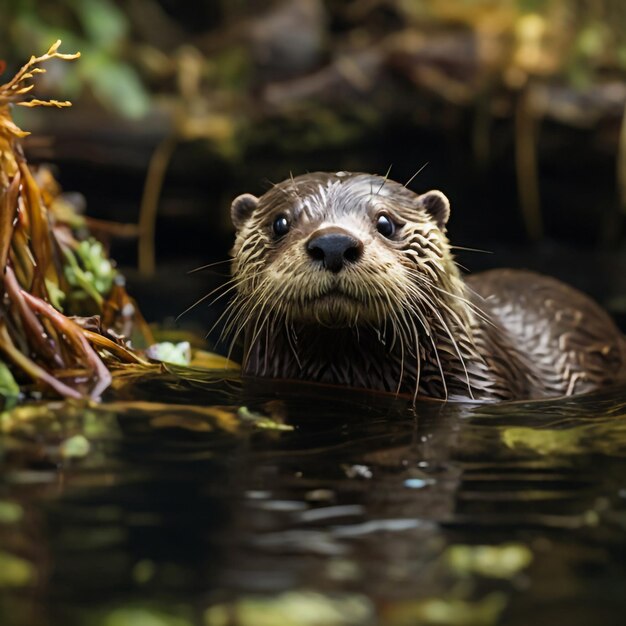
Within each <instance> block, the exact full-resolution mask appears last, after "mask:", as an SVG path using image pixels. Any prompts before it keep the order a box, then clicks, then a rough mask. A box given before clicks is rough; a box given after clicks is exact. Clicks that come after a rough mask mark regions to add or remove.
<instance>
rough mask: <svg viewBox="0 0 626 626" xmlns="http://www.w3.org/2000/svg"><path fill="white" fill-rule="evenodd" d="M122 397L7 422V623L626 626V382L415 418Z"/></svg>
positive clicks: (283, 396) (143, 387)
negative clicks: (569, 395) (564, 396)
mask: <svg viewBox="0 0 626 626" xmlns="http://www.w3.org/2000/svg"><path fill="white" fill-rule="evenodd" d="M129 399H131V400H132V404H131V405H130V406H129V405H124V404H123V402H125V401H127V400H129ZM155 399H158V402H159V403H168V405H165V406H163V405H160V404H155V403H154V402H155ZM112 400H114V401H115V402H114V403H113V404H108V405H107V404H105V405H102V406H99V407H97V406H94V407H87V408H85V407H80V406H76V405H74V406H72V405H61V404H58V405H53V406H49V407H47V408H43V407H42V408H41V409H40V413H41V414H40V415H29V414H22V415H21V416H20V415H18V416H17V417H16V416H14V417H13V418H12V419H9V418H6V417H5V418H4V420H3V422H2V429H3V433H4V434H3V435H2V438H1V440H0V445H1V450H2V457H1V463H2V479H1V489H0V624H3V625H7V626H46V625H48V624H49V625H55V626H56V625H57V624H58V625H63V626H72V625H82V624H87V625H90V624H94V625H102V626H188V625H192V624H193V625H196V624H198V625H202V626H235V625H237V626H239V625H246V626H248V625H254V626H292V625H293V626H296V625H297V626H309V625H315V626H334V625H341V626H344V625H359V626H360V625H378V624H381V625H384V626H414V625H418V624H427V625H443V624H451V625H460V626H482V625H492V624H493V625H495V624H506V625H510V626H517V625H519V626H526V625H528V624H531V623H532V624H533V626H543V625H544V624H545V625H546V626H548V625H550V626H553V625H554V624H564V623H567V624H568V625H572V626H578V625H580V626H583V625H588V624H602V625H612V624H616V625H617V624H622V623H624V612H625V611H626V593H624V590H625V589H626V558H625V556H626V551H625V548H626V533H625V530H626V528H625V527H626V472H625V470H626V463H625V457H626V420H624V412H625V410H626V409H625V407H626V388H618V389H613V390H609V391H605V392H602V393H597V394H593V395H589V396H585V397H580V398H576V399H569V400H555V401H548V402H534V403H510V404H502V405H498V406H476V405H474V406H472V405H460V404H447V405H442V404H439V403H435V402H423V403H420V404H419V405H418V406H417V408H416V411H415V412H413V410H412V409H411V407H410V405H409V404H408V403H407V402H406V401H404V400H402V399H394V398H391V397H386V396H377V395H374V394H366V393H358V392H346V391H341V390H328V389H323V388H320V387H312V386H309V387H307V386H300V385H291V384H282V385H279V384H271V383H268V382H261V383H255V384H246V385H243V386H242V384H241V383H240V382H239V381H237V380H231V381H220V380H218V379H213V378H212V377H211V376H210V375H204V374H201V373H196V374H193V375H189V374H184V375H183V374H182V372H181V371H177V372H173V373H172V374H171V375H170V376H169V377H166V378H165V379H161V380H158V379H152V380H145V381H142V382H138V383H136V384H134V385H132V386H131V387H129V388H127V389H121V390H118V391H117V392H116V394H115V398H112ZM216 407H217V408H216ZM242 407H244V408H242Z"/></svg>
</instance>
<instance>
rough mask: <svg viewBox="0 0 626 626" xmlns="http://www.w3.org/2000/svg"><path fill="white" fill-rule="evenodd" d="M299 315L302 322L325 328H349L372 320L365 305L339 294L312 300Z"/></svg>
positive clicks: (370, 313)
mask: <svg viewBox="0 0 626 626" xmlns="http://www.w3.org/2000/svg"><path fill="white" fill-rule="evenodd" d="M299 313H300V314H299V315H298V316H297V317H298V319H299V321H300V322H303V323H305V324H314V325H319V326H324V327H325V328H349V327H353V326H356V325H357V324H359V323H361V322H365V321H368V320H369V319H370V318H372V312H371V311H369V310H367V307H365V306H364V305H363V303H361V302H359V301H357V300H355V299H354V298H351V297H349V296H346V295H343V294H338V293H332V294H326V295H322V296H318V297H316V298H314V299H312V300H311V301H310V302H309V303H308V305H307V307H306V308H305V309H301V311H300V312H299Z"/></svg>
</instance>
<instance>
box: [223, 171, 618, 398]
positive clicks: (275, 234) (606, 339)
mask: <svg viewBox="0 0 626 626" xmlns="http://www.w3.org/2000/svg"><path fill="white" fill-rule="evenodd" d="M449 215H450V203H449V201H448V199H447V198H446V196H445V195H444V194H443V193H442V192H440V191H428V192H426V193H423V194H421V195H418V194H416V193H414V192H413V191H411V190H409V189H408V188H406V187H405V186H403V185H402V184H400V183H397V182H393V181H391V180H389V179H388V178H387V177H381V176H377V175H371V174H364V173H349V172H336V173H324V172H317V173H312V174H306V175H303V176H298V177H295V178H294V177H291V178H290V179H288V180H286V181H284V182H281V183H279V184H276V185H274V186H273V187H272V188H271V189H270V190H269V191H267V193H265V194H264V195H262V196H261V197H260V198H257V197H255V196H253V195H251V194H243V195H240V196H239V197H237V198H236V199H235V200H234V201H233V203H232V207H231V217H232V221H233V224H234V226H235V229H236V240H235V245H234V248H233V250H232V257H233V259H232V272H233V287H232V288H233V289H234V291H235V296H234V298H233V300H232V302H231V305H230V307H229V309H228V315H229V318H228V321H227V323H226V325H225V329H226V331H227V332H231V331H232V332H233V334H234V335H235V337H237V336H240V335H243V338H244V352H243V364H242V367H243V370H242V371H243V373H244V374H245V375H250V376H255V377H271V378H280V379H290V380H293V379H296V380H303V381H311V382H318V383H326V384H332V385H342V386H349V387H357V388H364V389H371V390H380V391H387V392H394V393H396V394H400V393H402V394H411V396H412V398H413V401H415V399H416V398H417V397H422V396H423V397H428V398H433V399H441V400H463V401H483V402H485V401H503V400H522V399H534V398H546V397H553V396H569V395H572V394H578V393H582V392H586V391H590V390H593V389H597V388H599V387H603V386H607V385H610V384H612V383H616V382H619V381H624V380H626V340H625V339H624V336H623V335H622V334H621V333H620V331H619V329H618V328H617V326H616V325H615V324H614V322H613V321H612V319H611V318H610V316H609V315H608V314H607V313H606V312H605V311H604V310H602V309H601V308H600V306H599V305H597V304H596V303H595V302H593V301H592V300H591V299H590V298H588V297H587V296H585V295H584V294H582V293H581V292H579V291H577V290H575V289H573V288H572V287H569V286H567V285H566V284H564V283H562V282H560V281H558V280H556V279H553V278H549V277H546V276H543V275H540V274H536V273H533V272H530V271H522V270H512V269H502V270H490V271H487V272H483V273H479V274H475V275H470V276H469V277H466V278H463V277H462V276H461V273H460V271H459V268H458V267H457V265H456V263H455V261H454V258H453V254H452V249H451V245H450V243H449V241H448V238H447V236H446V224H447V222H448V218H449Z"/></svg>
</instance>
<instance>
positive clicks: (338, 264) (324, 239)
mask: <svg viewBox="0 0 626 626" xmlns="http://www.w3.org/2000/svg"><path fill="white" fill-rule="evenodd" d="M306 250H307V252H308V253H309V256H310V257H311V258H312V259H314V260H315V261H320V262H322V263H323V265H324V267H325V268H326V269H327V270H328V271H329V272H333V273H335V274H336V273H337V272H339V271H341V270H342V269H343V268H344V266H345V265H346V263H356V261H358V260H359V258H360V257H361V255H362V254H363V242H362V241H360V240H359V239H357V238H356V237H354V236H353V235H351V234H350V233H348V232H347V231H345V230H343V229H342V228H339V227H337V226H329V227H328V228H322V229H320V230H318V231H316V232H315V233H313V235H312V236H311V237H310V239H309V240H308V241H307V244H306Z"/></svg>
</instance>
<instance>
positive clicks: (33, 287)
mask: <svg viewBox="0 0 626 626" xmlns="http://www.w3.org/2000/svg"><path fill="white" fill-rule="evenodd" d="M60 44H61V41H57V42H55V43H54V44H53V45H52V46H51V47H50V49H49V50H48V51H47V52H46V53H45V54H43V55H41V56H39V57H35V56H32V57H31V58H30V60H29V61H28V62H27V63H26V64H25V65H24V66H23V67H22V68H21V69H20V70H19V71H18V72H17V74H16V75H15V76H14V77H13V78H12V79H11V80H10V81H9V82H7V83H5V84H4V85H2V86H0V264H1V266H2V269H3V271H2V275H1V276H0V359H2V360H0V394H2V395H4V396H5V397H6V398H7V399H8V402H7V404H9V405H10V404H14V403H15V401H16V399H17V398H16V396H17V394H16V390H17V389H21V390H26V389H33V388H34V389H38V390H39V391H44V392H53V393H54V394H57V395H60V396H63V397H66V398H75V399H79V398H93V399H97V398H99V397H100V396H101V394H102V393H103V392H104V391H105V390H106V389H107V388H108V387H109V386H110V384H111V381H112V374H111V371H110V369H115V368H116V367H119V366H121V365H124V364H132V365H133V366H134V367H137V366H141V367H151V365H150V363H149V361H148V360H147V359H146V358H144V357H143V356H142V355H141V354H140V353H138V352H136V351H135V350H133V349H132V348H131V344H130V342H129V339H131V338H132V339H133V340H136V341H137V342H138V344H139V345H143V346H148V345H150V344H151V343H153V340H152V336H151V333H150V330H149V328H148V326H147V325H146V323H145V321H144V319H143V317H142V316H141V313H140V312H139V309H138V307H137V305H136V303H135V302H134V300H133V299H132V298H131V297H130V296H129V295H128V294H127V292H126V289H125V286H124V279H123V277H122V276H121V275H120V274H119V273H118V272H117V270H116V269H115V265H114V263H113V262H112V261H111V260H110V259H108V257H107V255H106V252H105V249H104V247H103V246H102V244H101V243H100V242H98V241H96V240H95V239H93V238H91V237H88V236H87V237H85V236H84V232H85V222H84V219H83V218H81V216H80V215H78V214H77V213H76V212H75V211H74V210H72V207H71V203H70V202H69V201H68V199H67V197H65V196H64V195H63V194H62V192H61V189H60V187H59V185H58V184H57V183H56V181H55V180H54V177H53V176H52V174H51V173H50V171H49V170H48V169H46V168H43V167H40V168H38V169H35V168H32V167H31V166H29V164H28V162H27V160H26V157H25V156H24V152H23V150H22V145H21V140H22V139H23V138H24V137H26V136H27V135H28V134H29V133H28V132H27V131H24V130H22V129H21V128H19V127H18V126H17V125H16V124H15V123H14V121H13V119H12V115H11V112H12V106H14V105H16V106H25V107H35V106H48V107H57V108H65V107H69V106H70V105H71V103H70V102H67V101H58V100H39V99H36V98H32V97H31V95H30V94H31V90H32V89H33V87H34V83H33V82H32V79H33V78H35V76H36V75H37V74H42V73H44V72H45V71H46V70H45V68H43V67H41V65H42V64H43V63H45V62H47V61H49V60H52V59H61V60H65V61H72V60H74V59H77V58H78V57H79V56H80V54H79V53H75V54H63V53H61V52H59V47H60ZM18 384H19V387H18Z"/></svg>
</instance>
